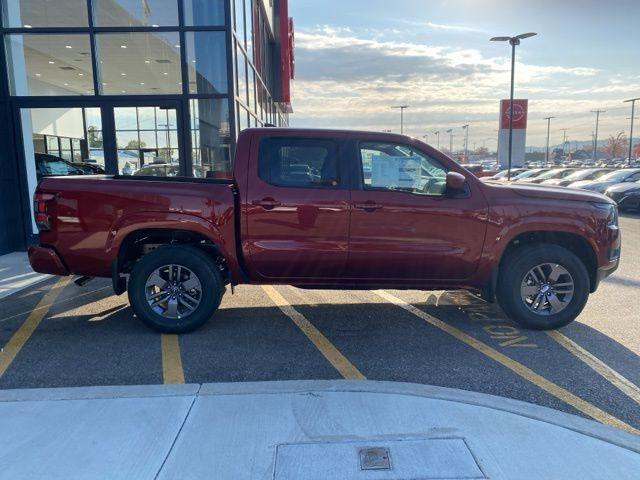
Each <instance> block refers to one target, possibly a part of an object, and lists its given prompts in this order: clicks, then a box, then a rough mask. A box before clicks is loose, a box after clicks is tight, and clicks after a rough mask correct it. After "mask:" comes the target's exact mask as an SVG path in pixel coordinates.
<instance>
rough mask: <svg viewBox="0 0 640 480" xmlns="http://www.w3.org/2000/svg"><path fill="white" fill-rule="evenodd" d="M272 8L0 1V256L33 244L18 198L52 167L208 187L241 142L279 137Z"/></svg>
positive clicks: (123, 0) (25, 203)
mask: <svg viewBox="0 0 640 480" xmlns="http://www.w3.org/2000/svg"><path fill="white" fill-rule="evenodd" d="M286 2H287V0H2V2H1V7H0V8H1V12H0V13H1V15H0V17H1V22H2V23H1V28H0V35H1V38H0V43H1V47H2V48H0V152H2V154H0V155H2V156H1V157H0V196H1V197H2V198H0V202H1V204H0V254H2V253H6V252H8V251H13V250H20V249H23V248H24V247H25V246H26V245H27V244H28V243H29V242H30V241H33V240H34V234H35V233H36V229H35V228H34V225H33V220H32V211H31V208H32V207H31V196H32V194H33V191H34V190H35V187H36V185H37V181H38V180H39V179H40V178H41V177H42V176H43V175H47V174H50V172H51V171H56V172H59V173H62V172H63V170H64V169H61V165H64V162H69V163H70V164H71V165H67V167H65V168H67V170H69V171H73V170H74V169H81V170H82V171H84V172H85V174H91V173H96V172H102V171H104V172H106V173H107V174H114V175H116V174H119V175H163V176H195V177H207V176H209V177H210V176H221V175H225V174H228V172H229V171H230V169H231V162H232V156H233V153H234V150H235V142H236V139H237V136H238V134H239V132H240V131H241V130H242V129H244V128H248V127H256V126H264V125H267V124H271V125H276V126H285V125H287V124H288V115H289V112H290V111H291V110H290V104H289V98H288V93H287V94H286V95H283V92H284V91H285V90H286V91H287V92H288V82H289V80H290V75H289V74H288V73H287V70H286V69H283V68H281V67H282V62H283V61H285V62H286V61H287V60H286V59H287V58H289V57H290V52H289V51H288V49H290V48H292V44H291V42H290V41H289V39H288V37H289V35H290V33H289V32H288V31H287V30H286V29H285V30H283V25H285V24H286V25H290V22H289V19H288V18H285V17H286V15H288V13H287V5H286ZM283 15H284V16H285V17H283ZM283 35H284V36H286V37H287V38H285V41H284V42H283V41H281V37H282V36H283ZM283 49H287V52H286V53H287V55H283V51H282V50H283ZM283 59H284V60H283ZM283 72H285V73H284V77H286V78H283ZM283 85H285V87H286V88H284V89H283Z"/></svg>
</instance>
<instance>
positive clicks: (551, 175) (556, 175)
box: [536, 170, 566, 180]
mask: <svg viewBox="0 0 640 480" xmlns="http://www.w3.org/2000/svg"><path fill="white" fill-rule="evenodd" d="M565 171H566V170H549V171H548V172H545V173H543V174H541V175H538V176H537V177H536V178H537V179H539V180H542V179H544V180H548V179H551V178H559V177H561V176H562V174H563V173H564V172H565Z"/></svg>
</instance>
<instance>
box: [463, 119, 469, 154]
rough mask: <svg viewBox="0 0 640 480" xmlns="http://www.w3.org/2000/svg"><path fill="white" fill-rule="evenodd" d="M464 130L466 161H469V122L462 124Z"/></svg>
mask: <svg viewBox="0 0 640 480" xmlns="http://www.w3.org/2000/svg"><path fill="white" fill-rule="evenodd" d="M462 129H463V130H464V131H465V132H464V161H465V162H468V161H469V124H468V123H467V124H466V125H463V126H462Z"/></svg>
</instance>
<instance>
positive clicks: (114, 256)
mask: <svg viewBox="0 0 640 480" xmlns="http://www.w3.org/2000/svg"><path fill="white" fill-rule="evenodd" d="M365 157H366V158H367V162H369V163H371V164H372V169H371V172H372V174H371V177H370V178H369V179H365V178H364V176H363V163H364V162H362V159H363V158H365ZM302 164H304V165H307V166H308V167H309V171H311V172H318V174H319V177H318V178H317V179H316V178H315V177H314V175H299V174H298V173H296V172H293V173H292V171H291V169H289V168H288V167H289V166H290V165H302ZM296 169H297V167H296ZM296 169H294V170H296ZM233 176H234V178H233V179H231V180H222V179H202V178H180V179H175V178H165V177H154V178H148V177H135V176H130V177H123V176H118V177H114V178H105V177H100V179H98V178H95V177H92V176H86V177H84V178H80V179H76V180H71V179H68V178H61V177H55V178H46V179H43V181H42V182H41V183H40V184H39V186H38V188H37V190H36V192H35V197H34V204H35V211H36V212H37V213H36V223H37V225H38V228H39V232H40V234H39V242H40V244H39V245H38V246H32V247H30V249H29V261H30V263H31V266H32V267H33V269H34V270H35V271H37V272H43V273H50V274H54V275H70V274H74V275H82V276H89V277H106V278H111V279H112V283H113V288H114V291H115V293H116V294H122V293H124V292H125V291H127V290H128V293H129V301H130V303H131V306H132V307H133V310H134V312H135V313H136V316H137V317H138V318H139V319H141V320H142V321H143V322H145V323H146V324H147V325H150V326H151V327H153V328H155V329H157V330H159V331H162V332H187V331H190V330H193V329H195V328H198V327H199V326H201V325H202V324H204V323H205V322H206V321H207V320H209V319H210V318H211V317H212V316H213V315H214V313H215V312H216V310H217V308H218V306H219V304H220V299H221V297H222V295H223V294H224V292H225V285H231V286H234V285H238V284H242V283H251V284H269V285H271V284H289V285H295V286H298V287H301V288H335V289H344V288H355V287H357V288H367V287H369V288H400V289H403V288H411V289H428V290H434V289H452V288H464V289H467V290H471V291H473V292H477V293H478V294H480V295H481V296H482V297H483V298H484V299H485V300H487V301H490V302H492V301H494V300H496V299H497V300H498V302H499V303H500V305H501V306H502V308H503V310H504V311H505V312H506V314H507V315H508V317H509V318H511V319H513V320H514V321H516V322H518V323H519V324H520V325H522V326H524V327H527V328H534V329H550V328H558V327H560V326H563V325H566V324H568V323H569V322H571V321H573V320H574V319H575V318H576V317H577V316H578V315H579V314H580V312H581V311H582V309H583V308H584V306H585V304H586V302H587V298H588V296H589V294H590V293H591V292H594V291H595V290H596V289H597V287H598V284H599V282H600V281H601V280H602V279H603V278H605V277H607V276H608V275H610V274H611V273H612V272H614V271H615V270H616V268H617V267H618V262H619V257H620V248H621V240H620V238H621V237H620V233H619V229H618V226H617V221H618V216H617V207H616V205H615V202H614V201H613V200H611V199H610V198H608V197H606V196H604V195H599V194H594V193H591V192H585V191H579V190H571V189H551V188H543V187H540V186H537V185H536V186H533V185H518V184H498V183H484V182H481V181H480V180H479V179H477V178H476V177H475V176H474V175H473V174H471V173H470V172H469V171H467V170H465V169H464V168H462V167H461V166H460V165H458V164H457V163H456V162H455V161H453V160H452V159H451V158H449V157H447V156H446V155H444V154H443V153H441V152H439V151H437V150H436V149H434V148H432V147H430V146H428V145H427V144H425V143H422V142H420V141H418V140H416V139H412V138H409V137H406V136H403V135H394V134H389V133H376V132H370V133H367V132H349V131H338V130H315V129H286V128H253V129H246V130H244V131H242V132H241V133H240V136H239V137H238V141H237V148H236V154H235V160H234V162H233ZM95 205H100V206H101V208H98V209H96V208H95ZM89 217H90V218H89ZM70 218H71V219H73V222H70V221H68V219H70ZM567 218H571V221H570V222H569V221H567ZM78 221H79V222H80V224H81V225H82V229H78ZM80 246H81V248H80Z"/></svg>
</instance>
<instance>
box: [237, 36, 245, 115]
mask: <svg viewBox="0 0 640 480" xmlns="http://www.w3.org/2000/svg"><path fill="white" fill-rule="evenodd" d="M236 52H237V56H236V63H237V67H236V69H237V75H238V78H237V89H238V91H237V92H236V96H237V97H238V98H239V99H240V100H241V101H242V103H244V104H246V103H247V60H246V58H245V56H244V53H243V52H242V50H240V49H239V48H238V49H236Z"/></svg>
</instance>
